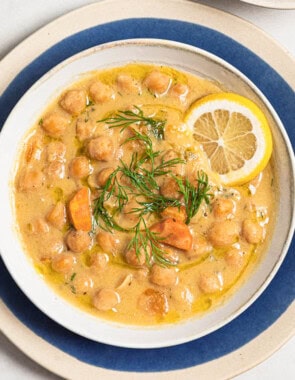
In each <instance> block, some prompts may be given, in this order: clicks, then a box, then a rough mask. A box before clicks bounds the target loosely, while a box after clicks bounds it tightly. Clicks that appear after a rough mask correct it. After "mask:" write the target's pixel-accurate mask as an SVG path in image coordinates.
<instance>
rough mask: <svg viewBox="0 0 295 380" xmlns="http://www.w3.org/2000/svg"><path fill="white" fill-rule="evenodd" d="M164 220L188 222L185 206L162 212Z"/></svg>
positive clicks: (169, 208) (168, 208)
mask: <svg viewBox="0 0 295 380" xmlns="http://www.w3.org/2000/svg"><path fill="white" fill-rule="evenodd" d="M161 216H162V217H163V218H173V219H175V220H179V221H180V222H185V220H186V217H187V215H186V210H185V207H184V206H180V207H167V208H165V210H163V211H162V212H161Z"/></svg>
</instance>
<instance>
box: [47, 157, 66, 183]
mask: <svg viewBox="0 0 295 380" xmlns="http://www.w3.org/2000/svg"><path fill="white" fill-rule="evenodd" d="M46 174H47V176H48V177H49V178H50V179H62V178H64V176H65V165H64V163H62V162H60V161H53V162H50V163H49V165H48V166H47V168H46Z"/></svg>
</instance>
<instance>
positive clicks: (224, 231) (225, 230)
mask: <svg viewBox="0 0 295 380" xmlns="http://www.w3.org/2000/svg"><path fill="white" fill-rule="evenodd" d="M239 230H240V228H239V225H238V224H237V223H236V222H233V221H231V220H225V221H223V222H215V223H213V224H212V227H211V228H210V230H209V231H208V239H209V241H210V243H211V244H212V245H213V246H214V247H217V248H218V247H220V248H221V247H226V246H228V245H232V244H234V243H236V242H237V240H238V236H239V232H240V231H239Z"/></svg>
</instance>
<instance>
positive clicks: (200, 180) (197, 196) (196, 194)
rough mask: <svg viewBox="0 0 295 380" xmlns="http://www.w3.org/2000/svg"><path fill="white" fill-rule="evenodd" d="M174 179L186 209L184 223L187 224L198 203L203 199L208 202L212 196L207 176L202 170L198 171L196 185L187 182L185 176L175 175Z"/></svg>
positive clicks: (196, 210)
mask: <svg viewBox="0 0 295 380" xmlns="http://www.w3.org/2000/svg"><path fill="white" fill-rule="evenodd" d="M174 178H175V180H176V181H177V183H178V186H179V192H180V193H181V194H182V195H183V198H184V204H185V209H186V215H187V218H186V221H185V223H186V224H189V223H190V221H191V219H192V218H193V217H194V216H195V215H196V213H197V212H198V210H199V208H200V205H201V203H202V202H203V201H205V203H206V204H209V202H210V198H211V197H212V196H213V195H212V194H211V193H209V191H210V185H209V182H208V176H207V174H206V173H204V172H203V171H199V172H198V177H197V186H196V187H195V186H194V185H193V184H191V183H190V182H189V180H188V179H187V178H185V179H184V180H182V179H179V178H177V177H175V176H174Z"/></svg>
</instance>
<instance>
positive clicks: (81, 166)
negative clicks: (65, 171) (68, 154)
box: [69, 156, 91, 179]
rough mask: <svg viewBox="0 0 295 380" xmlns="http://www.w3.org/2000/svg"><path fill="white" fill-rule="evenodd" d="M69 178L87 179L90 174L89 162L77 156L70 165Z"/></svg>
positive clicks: (83, 157) (85, 158)
mask: <svg viewBox="0 0 295 380" xmlns="http://www.w3.org/2000/svg"><path fill="white" fill-rule="evenodd" d="M69 169H70V176H71V177H73V178H76V179H82V178H85V177H87V176H88V175H89V174H90V172H91V166H90V162H89V160H88V158H87V157H85V156H78V157H75V158H73V159H72V161H71V163H70V168H69Z"/></svg>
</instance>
